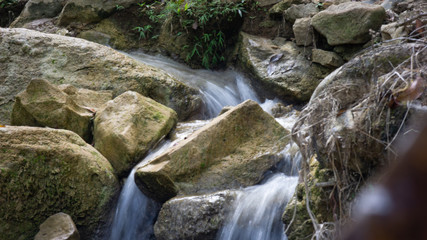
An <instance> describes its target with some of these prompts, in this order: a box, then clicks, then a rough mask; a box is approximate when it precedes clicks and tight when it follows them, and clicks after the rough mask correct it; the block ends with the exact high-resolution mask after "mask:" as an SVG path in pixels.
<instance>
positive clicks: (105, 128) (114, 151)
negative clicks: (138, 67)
mask: <svg viewBox="0 0 427 240" xmlns="http://www.w3.org/2000/svg"><path fill="white" fill-rule="evenodd" d="M177 121H178V118H177V115H176V112H175V111H174V110H172V109H170V108H168V107H166V106H163V105H161V104H160V103H157V102H156V101H154V100H152V99H150V98H147V97H144V96H142V95H141V94H139V93H137V92H132V91H128V92H125V93H123V94H121V95H120V96H118V97H116V98H115V99H114V100H112V101H109V102H107V104H106V105H105V106H104V108H103V109H101V110H100V111H98V112H97V113H96V115H95V121H94V131H93V132H94V146H95V148H96V149H98V151H99V152H100V153H102V155H104V156H105V157H106V158H107V159H108V161H110V163H111V164H112V165H113V167H114V169H115V170H116V172H117V174H118V175H119V176H124V175H125V174H127V173H128V171H130V170H131V169H132V168H133V166H134V165H135V164H136V163H138V162H139V161H140V160H141V158H142V157H143V156H145V154H146V153H147V152H148V150H150V149H151V148H152V147H153V146H154V145H155V144H156V143H157V142H158V141H159V140H161V139H162V138H163V137H164V136H165V135H166V134H168V133H169V132H170V131H171V130H172V128H174V127H175V125H176V123H177Z"/></svg>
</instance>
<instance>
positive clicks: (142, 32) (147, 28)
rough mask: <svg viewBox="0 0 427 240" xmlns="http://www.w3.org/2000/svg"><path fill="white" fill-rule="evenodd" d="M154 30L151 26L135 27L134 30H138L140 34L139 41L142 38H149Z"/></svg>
mask: <svg viewBox="0 0 427 240" xmlns="http://www.w3.org/2000/svg"><path fill="white" fill-rule="evenodd" d="M152 28H153V27H152V26H151V25H145V26H143V27H135V28H133V30H136V31H138V32H139V39H141V38H147V37H148V34H149V33H150V32H151V29H152Z"/></svg>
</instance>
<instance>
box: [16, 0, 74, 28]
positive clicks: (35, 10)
mask: <svg viewBox="0 0 427 240" xmlns="http://www.w3.org/2000/svg"><path fill="white" fill-rule="evenodd" d="M66 2H67V0H29V1H28V2H27V3H26V4H25V8H24V10H22V12H21V14H20V15H19V17H17V18H16V19H15V21H13V22H12V24H11V25H10V27H15V28H18V27H23V26H24V25H25V24H26V23H29V22H31V21H33V20H37V19H46V18H53V17H56V16H58V15H59V13H60V12H61V10H62V8H63V7H64V5H65V3H66Z"/></svg>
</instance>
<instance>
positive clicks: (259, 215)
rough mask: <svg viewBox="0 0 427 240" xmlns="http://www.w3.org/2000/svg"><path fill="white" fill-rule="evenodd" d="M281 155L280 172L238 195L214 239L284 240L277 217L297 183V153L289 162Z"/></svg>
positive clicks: (289, 158) (281, 226) (286, 157)
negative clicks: (226, 219)
mask: <svg viewBox="0 0 427 240" xmlns="http://www.w3.org/2000/svg"><path fill="white" fill-rule="evenodd" d="M283 153H284V154H285V156H284V159H283V160H282V162H281V164H282V165H283V166H282V167H281V168H280V172H278V173H272V174H270V176H269V177H267V178H266V179H265V180H264V181H263V183H262V184H260V185H256V186H252V187H248V188H246V189H244V190H243V191H242V192H241V193H239V195H238V197H237V199H236V201H235V203H234V206H233V209H232V210H231V214H230V216H229V218H228V221H227V222H226V224H225V225H224V226H223V228H222V229H221V231H219V233H218V239H221V240H239V239H245V240H265V239H270V240H282V239H286V235H285V233H284V231H283V223H282V221H281V219H280V218H281V215H282V213H283V211H284V207H285V206H286V204H287V203H288V201H289V199H290V198H291V197H292V194H293V193H294V189H295V187H296V185H297V183H298V171H297V169H298V165H299V162H300V158H301V154H298V155H297V156H296V157H295V158H294V159H292V157H291V156H290V155H289V154H288V151H287V150H285V151H283Z"/></svg>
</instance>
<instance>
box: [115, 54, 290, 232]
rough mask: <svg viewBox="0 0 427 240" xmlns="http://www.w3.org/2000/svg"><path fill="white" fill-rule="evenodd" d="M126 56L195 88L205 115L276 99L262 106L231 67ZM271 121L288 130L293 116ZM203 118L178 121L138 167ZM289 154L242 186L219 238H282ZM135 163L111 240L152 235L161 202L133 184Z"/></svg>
mask: <svg viewBox="0 0 427 240" xmlns="http://www.w3.org/2000/svg"><path fill="white" fill-rule="evenodd" d="M127 55H128V56H130V57H132V58H134V59H136V60H137V61H140V62H142V63H145V64H147V65H150V66H154V67H157V68H160V69H163V70H165V71H166V72H167V73H169V74H170V75H172V76H174V77H175V78H176V79H178V80H180V81H182V82H184V83H186V84H188V85H190V86H193V87H195V88H197V89H198V90H199V91H200V94H201V96H202V98H203V101H204V104H205V113H204V118H205V119H211V118H213V117H215V116H217V115H218V113H219V112H220V111H221V109H222V108H223V107H225V106H235V105H237V104H239V103H241V102H243V101H245V100H247V99H251V100H254V101H257V102H258V103H260V105H261V107H263V109H264V110H265V111H267V112H269V113H271V108H272V106H273V105H274V104H275V103H277V102H278V101H277V100H266V101H265V102H264V103H262V104H261V102H260V98H259V97H258V96H257V94H256V93H255V91H254V90H253V89H252V87H251V86H250V84H249V81H248V80H247V79H245V78H244V77H243V75H242V74H240V73H238V72H236V71H233V70H225V71H209V70H194V69H191V68H189V67H187V66H185V65H183V64H179V63H177V62H174V61H173V60H171V59H169V58H166V57H162V56H151V55H147V54H144V53H142V52H132V53H129V54H127ZM276 120H277V121H278V122H279V123H281V124H282V125H283V126H284V127H285V128H287V129H289V127H290V126H292V125H293V122H294V120H295V117H294V116H288V117H286V118H281V119H276ZM208 121H209V120H199V121H193V122H189V123H179V124H178V127H177V133H176V139H175V140H174V141H170V140H166V141H164V142H162V143H161V144H160V145H159V146H158V147H157V148H156V149H154V150H153V151H152V152H151V153H150V154H148V155H147V156H146V157H145V158H144V159H143V160H142V161H141V162H140V163H139V164H138V166H140V165H143V164H146V163H148V162H149V161H150V160H152V159H154V158H155V157H156V156H158V155H160V154H161V153H163V152H164V151H166V150H167V149H168V148H169V147H170V146H172V145H174V144H175V143H176V142H178V141H180V140H182V139H184V138H185V137H186V136H188V135H189V134H191V133H193V132H194V131H196V130H197V129H198V128H200V127H202V126H203V125H204V124H206V123H207V122H208ZM288 152H289V151H288V149H284V151H283V159H284V160H283V161H281V164H282V166H281V167H279V169H280V171H278V172H276V173H271V174H269V176H268V177H266V179H265V180H264V181H263V183H262V184H260V185H257V186H253V187H249V188H246V189H244V191H242V193H241V194H239V196H238V199H237V201H235V203H236V204H235V206H233V208H234V211H232V212H233V214H232V216H230V217H229V219H228V220H227V223H226V225H225V226H224V227H223V229H222V230H221V231H220V232H219V234H218V239H236V240H237V239H254V240H255V239H260V240H261V239H263V240H267V239H286V236H285V235H284V233H283V224H282V223H281V221H280V216H281V213H282V212H283V208H284V207H285V205H286V203H287V201H288V200H289V198H290V197H291V196H292V194H293V191H294V189H295V186H296V183H297V177H296V172H297V171H296V167H297V164H292V163H295V162H296V161H295V160H292V159H291V157H290V155H289V154H288ZM138 166H136V167H135V168H134V169H133V170H132V172H131V173H130V175H129V177H128V178H127V180H126V182H125V185H124V187H123V189H122V192H121V193H120V197H119V202H118V205H117V208H116V211H115V216H114V220H113V224H112V227H111V233H110V238H109V239H110V240H135V239H150V238H152V236H153V224H154V221H155V218H156V216H157V214H158V212H159V210H160V207H161V206H160V204H158V203H156V202H155V201H153V200H151V199H149V198H148V197H146V196H145V195H144V194H142V193H141V192H140V191H139V189H138V188H137V186H136V184H135V182H134V171H135V169H136V168H137V167H138Z"/></svg>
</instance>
